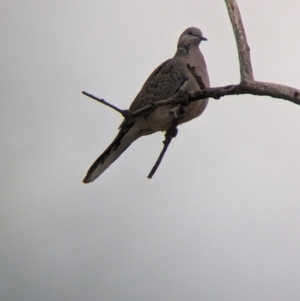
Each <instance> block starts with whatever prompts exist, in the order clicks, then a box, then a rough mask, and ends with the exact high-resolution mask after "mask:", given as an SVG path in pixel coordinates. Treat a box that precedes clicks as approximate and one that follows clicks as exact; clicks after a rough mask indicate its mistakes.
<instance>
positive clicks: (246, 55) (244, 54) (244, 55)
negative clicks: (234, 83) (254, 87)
mask: <svg viewBox="0 0 300 301" xmlns="http://www.w3.org/2000/svg"><path fill="white" fill-rule="evenodd" d="M225 3H226V6H227V9H228V14H229V18H230V21H231V25H232V28H233V32H234V36H235V40H236V45H237V49H238V55H239V61H240V74H241V82H244V81H254V77H253V71H252V65H251V58H250V47H249V46H248V43H247V38H246V33H245V29H244V25H243V22H242V17H241V14H240V10H239V7H238V6H237V4H236V1H235V0H225Z"/></svg>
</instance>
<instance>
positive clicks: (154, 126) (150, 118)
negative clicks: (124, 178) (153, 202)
mask: <svg viewBox="0 0 300 301" xmlns="http://www.w3.org/2000/svg"><path fill="white" fill-rule="evenodd" d="M201 40H206V39H205V38H204V37H203V36H202V32H201V31H200V30H199V29H198V28H195V27H190V28H188V29H186V30H185V31H184V32H183V33H182V34H181V35H180V37H179V40H178V45H177V51H176V53H175V55H174V57H173V58H172V59H169V60H167V61H165V62H164V63H162V64H161V65H160V66H158V67H157V68H156V69H155V70H154V71H153V72H152V74H151V75H150V76H149V78H148V79H147V80H146V82H145V84H144V85H143V87H142V88H141V90H140V92H139V93H138V95H137V96H136V98H135V99H134V100H133V102H132V104H131V106H130V108H129V110H130V111H131V112H132V111H134V110H136V109H138V108H141V107H143V106H145V105H147V104H149V103H150V102H151V101H157V100H164V99H167V98H169V97H171V96H173V95H174V94H175V93H176V92H177V91H178V90H179V89H180V90H186V91H196V90H198V89H199V87H198V84H197V82H196V80H195V78H194V76H193V75H192V74H191V72H190V71H189V70H188V68H187V64H189V65H190V66H193V67H195V71H196V73H197V74H198V75H200V76H201V77H202V80H203V83H204V84H205V86H206V87H209V78H208V73H207V69H206V64H205V60H204V57H203V55H202V53H201V51H200V49H199V44H200V42H201ZM207 103H208V99H202V100H199V101H194V102H191V103H189V104H188V105H187V106H185V110H184V111H185V112H184V116H183V118H182V119H181V120H180V123H184V122H187V121H190V120H191V119H193V118H196V117H197V116H199V115H200V114H201V113H202V112H203V111H204V110H205V108H206V106H207ZM171 109H172V107H171V106H162V107H158V108H156V109H155V110H154V111H152V112H151V113H149V114H147V116H145V117H142V118H139V119H137V120H136V121H134V122H133V123H127V122H126V120H125V121H124V122H123V123H122V124H121V126H120V130H119V133H118V135H117V136H116V138H115V139H114V140H113V142H112V143H111V144H110V145H109V146H108V148H107V149H106V150H105V151H104V152H103V153H102V155H101V156H100V157H99V158H98V159H97V160H96V161H95V163H94V164H93V165H92V166H91V167H90V169H89V170H88V172H87V175H86V177H85V178H84V180H83V182H84V183H89V182H93V181H94V180H95V179H96V178H97V177H99V176H100V175H101V174H102V173H103V172H104V171H105V170H106V169H107V168H108V167H109V166H110V164H112V163H113V162H114V161H115V160H116V159H117V158H118V157H119V156H120V155H121V154H122V153H123V152H124V151H125V150H126V149H127V148H128V147H129V146H130V144H131V143H132V142H134V141H135V140H136V139H138V138H139V137H141V136H145V135H149V134H152V133H155V132H157V131H166V130H168V129H169V128H170V124H171V121H172V119H173V117H174V113H173V112H172V110H171Z"/></svg>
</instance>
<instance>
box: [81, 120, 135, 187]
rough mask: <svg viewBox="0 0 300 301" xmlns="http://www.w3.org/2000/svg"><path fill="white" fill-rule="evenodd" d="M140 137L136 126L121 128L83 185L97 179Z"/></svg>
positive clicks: (93, 166)
mask: <svg viewBox="0 0 300 301" xmlns="http://www.w3.org/2000/svg"><path fill="white" fill-rule="evenodd" d="M139 136H140V135H139V131H137V129H136V127H134V126H131V127H130V128H129V129H128V128H121V129H120V131H119V133H118V135H117V136H116V138H115V139H114V140H113V142H112V143H111V144H110V145H109V146H108V148H107V149H106V150H105V151H104V152H103V153H102V155H101V156H100V157H99V158H98V159H97V160H96V161H95V162H94V164H93V165H92V166H91V167H90V169H89V170H88V172H87V174H86V176H85V178H84V179H83V183H90V182H93V181H94V180H95V179H97V178H98V177H99V176H100V175H101V174H102V173H103V172H104V171H105V170H106V169H107V168H108V167H109V166H110V165H111V164H112V163H113V162H114V161H115V160H116V159H118V158H119V156H121V155H122V153H123V152H124V151H125V150H126V149H127V148H128V147H129V146H130V144H131V143H132V142H133V141H135V140H136V139H137V138H139Z"/></svg>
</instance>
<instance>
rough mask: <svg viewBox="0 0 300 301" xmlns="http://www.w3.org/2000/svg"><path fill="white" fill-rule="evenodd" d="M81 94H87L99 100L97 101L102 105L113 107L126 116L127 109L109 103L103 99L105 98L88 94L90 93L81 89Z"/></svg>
mask: <svg viewBox="0 0 300 301" xmlns="http://www.w3.org/2000/svg"><path fill="white" fill-rule="evenodd" d="M82 94H84V95H86V96H88V97H91V98H93V99H95V100H97V101H99V102H100V103H102V104H103V105H106V106H108V107H110V108H112V109H114V110H115V111H117V112H118V113H120V114H122V116H124V117H125V118H126V116H127V114H128V110H121V109H119V108H118V107H116V106H114V105H112V104H111V103H109V102H107V101H105V100H104V99H102V98H98V97H96V96H94V95H92V94H90V93H87V92H85V91H82Z"/></svg>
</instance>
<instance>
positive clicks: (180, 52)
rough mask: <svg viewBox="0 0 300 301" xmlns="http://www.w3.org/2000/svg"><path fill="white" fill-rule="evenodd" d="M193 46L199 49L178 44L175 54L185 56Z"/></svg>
mask: <svg viewBox="0 0 300 301" xmlns="http://www.w3.org/2000/svg"><path fill="white" fill-rule="evenodd" d="M195 48H197V49H199V48H198V47H194V46H191V45H182V46H178V47H177V51H176V54H175V56H181V57H187V56H188V55H189V54H190V52H191V51H192V50H194V49H195Z"/></svg>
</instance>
